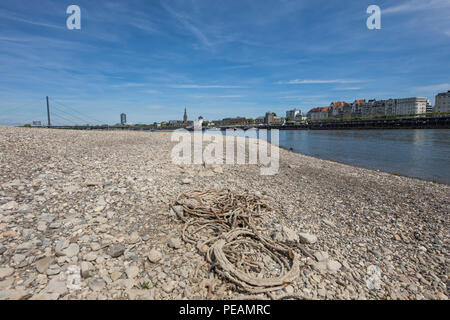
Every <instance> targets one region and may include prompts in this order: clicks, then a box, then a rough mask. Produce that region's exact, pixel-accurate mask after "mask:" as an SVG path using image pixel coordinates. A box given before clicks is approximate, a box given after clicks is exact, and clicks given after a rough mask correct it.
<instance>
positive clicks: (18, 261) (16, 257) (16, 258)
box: [12, 253, 27, 265]
mask: <svg viewBox="0 0 450 320" xmlns="http://www.w3.org/2000/svg"><path fill="white" fill-rule="evenodd" d="M26 257H27V256H26V255H24V254H20V253H18V254H15V255H14V256H13V257H12V261H13V262H14V264H16V265H19V264H21V263H22V262H23V261H24V260H25V259H26Z"/></svg>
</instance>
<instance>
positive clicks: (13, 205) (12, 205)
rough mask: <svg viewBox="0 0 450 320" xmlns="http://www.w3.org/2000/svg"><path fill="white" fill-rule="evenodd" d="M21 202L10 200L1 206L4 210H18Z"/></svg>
mask: <svg viewBox="0 0 450 320" xmlns="http://www.w3.org/2000/svg"><path fill="white" fill-rule="evenodd" d="M18 207H19V204H18V203H17V202H16V201H9V202H7V203H5V204H4V205H2V206H1V208H2V209H3V210H16V209H17V208H18Z"/></svg>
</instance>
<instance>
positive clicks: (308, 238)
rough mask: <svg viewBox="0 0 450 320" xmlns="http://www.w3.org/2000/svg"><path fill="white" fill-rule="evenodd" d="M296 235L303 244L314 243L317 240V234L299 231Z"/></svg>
mask: <svg viewBox="0 0 450 320" xmlns="http://www.w3.org/2000/svg"><path fill="white" fill-rule="evenodd" d="M298 237H299V239H300V242H301V243H305V244H314V243H316V242H317V236H315V235H313V234H310V233H303V232H302V233H299V234H298Z"/></svg>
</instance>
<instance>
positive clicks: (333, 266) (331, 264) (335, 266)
mask: <svg viewBox="0 0 450 320" xmlns="http://www.w3.org/2000/svg"><path fill="white" fill-rule="evenodd" d="M341 266H342V265H341V264H340V263H339V262H337V261H336V260H328V262H327V269H328V271H330V272H336V271H338V270H339V269H340V268H341Z"/></svg>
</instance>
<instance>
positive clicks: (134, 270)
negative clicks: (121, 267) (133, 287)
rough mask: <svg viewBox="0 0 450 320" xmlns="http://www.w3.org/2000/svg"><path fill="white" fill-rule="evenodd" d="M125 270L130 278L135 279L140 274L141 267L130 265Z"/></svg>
mask: <svg viewBox="0 0 450 320" xmlns="http://www.w3.org/2000/svg"><path fill="white" fill-rule="evenodd" d="M125 272H126V274H127V277H128V278H129V279H133V278H135V277H136V276H137V275H138V274H139V268H138V267H136V266H132V267H128V268H126V270H125Z"/></svg>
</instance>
